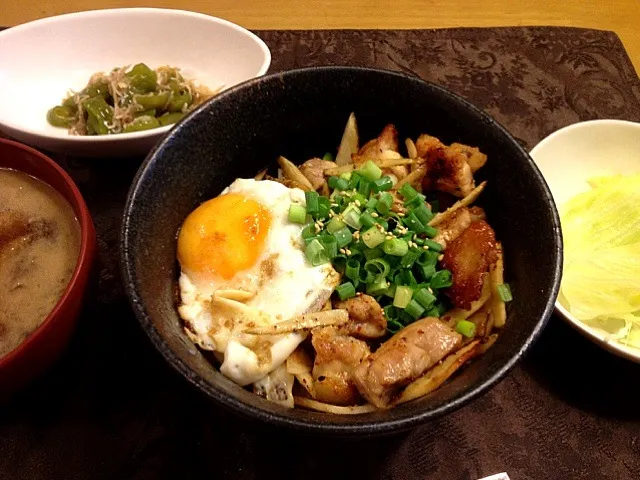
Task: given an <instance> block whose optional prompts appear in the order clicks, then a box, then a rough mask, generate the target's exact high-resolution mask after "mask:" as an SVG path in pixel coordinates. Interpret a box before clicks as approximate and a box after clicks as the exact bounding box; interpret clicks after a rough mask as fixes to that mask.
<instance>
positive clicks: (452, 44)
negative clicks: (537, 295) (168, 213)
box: [0, 28, 640, 480]
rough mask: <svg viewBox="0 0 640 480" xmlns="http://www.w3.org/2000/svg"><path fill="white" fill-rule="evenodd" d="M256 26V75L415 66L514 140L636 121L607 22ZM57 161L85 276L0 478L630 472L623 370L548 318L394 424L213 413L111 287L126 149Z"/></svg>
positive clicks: (5, 411)
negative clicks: (92, 235) (84, 288)
mask: <svg viewBox="0 0 640 480" xmlns="http://www.w3.org/2000/svg"><path fill="white" fill-rule="evenodd" d="M258 34H259V35H260V36H261V37H262V38H263V39H264V40H265V41H266V42H267V44H268V45H269V47H270V48H271V50H272V53H273V65H272V71H276V70H283V69H289V68H294V67H301V66H310V65H323V64H341V65H348V64H355V65H363V66H377V67H383V68H390V69H395V70H401V71H404V72H407V73H410V74H412V75H418V76H420V77H422V78H425V79H427V80H431V81H435V82H437V83H440V84H442V85H444V86H447V87H449V88H451V89H453V90H455V91H456V92H458V93H460V94H462V95H463V96H465V97H467V98H468V99H469V100H471V101H472V102H474V103H475V104H476V105H478V106H480V107H482V108H484V109H485V110H487V111H488V112H489V113H490V114H492V115H493V116H494V117H495V118H496V119H497V120H498V121H500V122H501V123H502V124H503V125H505V126H506V127H507V128H508V129H509V130H510V131H511V132H512V133H514V134H515V136H516V137H518V138H519V139H520V141H521V142H522V143H523V144H524V145H525V146H526V147H532V146H533V145H535V144H536V143H537V142H538V141H539V140H540V139H542V138H543V137H544V136H546V135H547V134H549V133H550V132H552V131H554V130H556V129H558V128H560V127H562V126H564V125H567V124H570V123H574V122H577V121H580V120H587V119H592V118H621V119H627V120H635V121H640V80H639V79H638V76H637V74H636V73H635V72H634V70H633V67H632V66H631V63H630V62H629V59H628V57H627V55H626V53H625V52H624V49H623V47H622V45H621V43H620V41H619V40H618V38H617V36H616V35H615V34H613V33H611V32H602V31H593V30H581V29H569V28H500V29H452V30H429V31H427V30H422V31H339V30H336V31H261V32H258ZM372 101H375V99H372ZM0 108H1V106H0ZM58 159H59V161H60V163H61V164H62V165H63V166H65V168H67V169H68V170H69V171H70V173H71V174H72V176H73V177H74V179H75V180H76V182H77V183H78V185H79V187H80V189H81V190H82V193H83V194H84V195H85V198H86V200H87V203H88V205H89V208H90V209H91V211H92V213H93V215H94V220H95V223H96V228H97V231H98V240H99V247H100V254H99V266H98V267H99V284H98V288H97V290H96V292H95V293H94V294H93V295H92V297H91V298H90V301H89V303H88V305H87V307H86V309H85V311H84V314H83V317H82V320H81V325H80V328H79V331H78V332H77V334H76V336H75V338H74V340H73V343H72V345H71V346H70V348H69V350H68V351H67V352H66V354H65V355H64V357H63V358H62V359H61V361H60V362H58V364H57V365H56V366H55V367H54V368H53V369H52V370H51V371H50V372H49V373H48V374H47V375H46V376H45V377H44V378H42V379H41V380H40V381H38V382H37V383H35V384H34V385H33V386H32V387H30V388H29V389H28V390H26V391H24V392H22V393H21V394H20V395H18V396H17V397H16V398H14V399H13V401H11V402H10V403H9V404H7V405H3V406H1V407H0V479H2V480H4V479H30V480H31V479H64V480H72V479H83V480H84V479H118V480H125V479H187V478H188V479H191V478H202V479H204V478H238V479H257V478H260V479H262V478H307V479H313V478H383V479H414V478H415V479H426V478H434V479H443V480H449V479H461V480H462V479H465V480H466V479H469V480H473V479H477V478H479V477H483V476H486V475H490V474H493V473H498V472H502V471H507V472H508V473H509V475H510V476H511V478H512V479H513V480H524V479H535V480H540V479H559V480H560V479H562V480H564V479H574V478H575V479H602V478H610V479H632V478H640V438H639V437H640V408H639V406H640V365H635V364H632V363H630V362H627V361H624V360H621V359H618V358H616V357H614V356H612V355H610V354H608V353H606V352H604V351H602V350H600V349H599V348H598V347H596V346H594V345H592V344H590V343H589V342H588V341H586V340H585V339H583V338H582V337H581V336H579V335H578V334H577V333H576V332H575V331H573V330H572V329H570V328H569V327H568V326H566V325H565V324H564V323H563V322H562V321H561V320H560V319H558V318H556V317H553V318H552V319H551V321H550V323H549V326H548V327H547V329H546V330H545V332H544V334H543V336H542V338H541V339H540V341H539V342H538V343H537V344H536V346H535V347H534V348H533V350H532V351H531V352H530V354H529V355H528V356H527V357H526V358H525V359H524V361H522V362H521V363H520V364H519V365H518V366H517V367H516V368H515V369H514V370H513V372H512V373H511V374H510V375H509V376H508V377H507V378H506V379H505V380H504V381H503V382H502V383H500V384H499V385H498V386H496V387H495V388H493V389H492V390H491V391H490V392H489V393H488V394H486V395H484V396H483V397H482V398H480V399H478V400H476V401H474V402H473V403H471V404H470V405H468V406H466V407H464V408H462V409H460V410H458V411H457V412H455V413H453V414H451V415H448V416H446V417H444V418H442V419H439V420H436V421H433V422H431V423H429V424H426V425H424V426H423V427H421V428H419V429H417V430H414V431H412V432H410V433H408V434H403V435H400V436H396V437H388V438H376V439H370V438H362V439H360V440H359V441H342V440H335V439H322V438H320V439H319V438H309V437H302V436H297V435H293V434H289V433H288V432H284V431H279V430H274V429H264V428H263V427H262V426H261V425H257V424H250V423H248V422H247V421H245V420H240V419H238V418H236V417H234V416H233V415H231V414H229V413H228V412H226V411H222V410H220V409H218V408H217V407H215V406H213V405H211V404H210V403H209V402H208V401H207V399H206V398H204V397H203V396H202V395H201V394H199V393H198V392H196V391H194V390H192V389H191V388H190V387H189V386H187V385H186V383H185V382H183V381H182V379H181V378H179V377H178V376H177V375H176V374H174V373H173V371H171V370H170V369H169V367H168V366H167V365H165V363H164V361H163V360H162V359H161V357H160V355H159V354H157V353H156V352H155V351H154V350H153V348H152V347H151V346H150V344H149V342H148V341H147V340H146V338H145V337H144V334H143V333H141V331H140V330H139V328H138V327H137V323H136V321H135V318H134V316H133V314H132V312H131V310H130V308H129V305H128V303H127V300H126V298H125V296H124V293H123V290H122V286H121V284H120V279H119V271H118V263H117V247H118V230H119V224H120V215H121V212H122V208H123V205H124V199H125V196H126V192H127V188H128V186H129V184H130V182H131V180H132V178H133V176H134V174H135V172H136V169H137V167H138V166H139V164H140V160H139V159H135V160H129V161H115V160H114V161H96V160H82V159H71V158H63V157H58Z"/></svg>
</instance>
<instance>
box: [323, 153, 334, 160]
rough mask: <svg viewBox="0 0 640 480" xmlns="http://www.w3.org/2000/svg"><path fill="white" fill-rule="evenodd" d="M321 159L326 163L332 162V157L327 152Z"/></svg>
mask: <svg viewBox="0 0 640 480" xmlns="http://www.w3.org/2000/svg"><path fill="white" fill-rule="evenodd" d="M322 159H323V160H326V161H328V162H333V155H332V154H330V153H329V152H327V153H325V154H324V155H323V156H322Z"/></svg>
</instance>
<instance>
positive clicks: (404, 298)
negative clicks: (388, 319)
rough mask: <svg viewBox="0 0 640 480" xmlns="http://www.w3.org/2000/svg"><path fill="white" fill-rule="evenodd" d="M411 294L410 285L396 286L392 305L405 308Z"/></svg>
mask: <svg viewBox="0 0 640 480" xmlns="http://www.w3.org/2000/svg"><path fill="white" fill-rule="evenodd" d="M412 296H413V290H411V288H410V287H405V286H397V287H396V294H395V295H394V297H393V306H394V307H398V308H405V307H406V306H407V305H408V304H409V302H410V301H411V297H412Z"/></svg>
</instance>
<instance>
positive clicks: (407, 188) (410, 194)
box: [398, 183, 418, 200]
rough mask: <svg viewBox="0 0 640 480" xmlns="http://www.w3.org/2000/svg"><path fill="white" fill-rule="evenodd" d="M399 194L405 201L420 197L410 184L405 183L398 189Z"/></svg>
mask: <svg viewBox="0 0 640 480" xmlns="http://www.w3.org/2000/svg"><path fill="white" fill-rule="evenodd" d="M398 193H399V194H400V195H402V196H403V197H404V199H405V200H411V199H412V198H415V197H416V196H417V195H418V192H417V191H416V189H415V188H413V187H412V186H411V185H410V184H409V183H405V184H404V185H402V186H401V187H400V188H399V189H398Z"/></svg>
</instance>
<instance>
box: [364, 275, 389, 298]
mask: <svg viewBox="0 0 640 480" xmlns="http://www.w3.org/2000/svg"><path fill="white" fill-rule="evenodd" d="M387 288H389V283H388V282H387V279H386V278H384V277H380V278H378V279H376V280H374V281H373V283H369V284H368V285H367V294H368V295H373V296H374V297H375V296H377V295H382V294H383V293H384V292H385V291H386V290H387Z"/></svg>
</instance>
